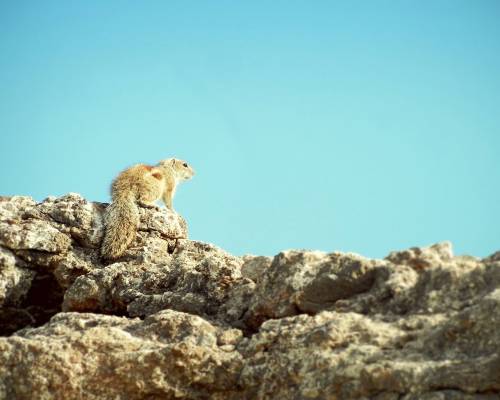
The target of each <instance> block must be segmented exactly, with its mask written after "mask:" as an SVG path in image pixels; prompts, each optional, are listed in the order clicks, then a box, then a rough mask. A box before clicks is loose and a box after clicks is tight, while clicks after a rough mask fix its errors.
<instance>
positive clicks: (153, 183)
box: [101, 158, 194, 259]
mask: <svg viewBox="0 0 500 400" xmlns="http://www.w3.org/2000/svg"><path fill="white" fill-rule="evenodd" d="M193 175H194V171H193V169H192V168H191V167H190V166H189V165H187V163H186V162H185V161H182V160H177V159H175V158H170V159H167V160H163V161H160V162H159V163H158V165H156V166H154V167H152V166H149V165H144V164H137V165H134V166H132V167H130V168H127V169H126V170H124V171H123V172H121V173H120V174H119V175H118V176H117V177H116V179H115V180H114V181H113V183H112V185H111V199H112V202H111V204H110V205H109V206H108V208H107V209H106V213H105V215H104V223H105V227H106V230H105V233H104V240H103V242H102V245H101V255H102V256H103V257H104V258H106V259H115V258H118V257H120V256H121V255H122V254H123V252H124V251H125V250H126V249H127V248H128V246H129V245H130V243H132V241H133V240H134V238H135V235H136V232H137V227H138V225H139V208H138V204H139V205H143V206H152V205H154V203H155V201H157V200H159V199H162V200H163V201H164V203H165V205H166V206H167V207H168V208H169V209H170V210H172V211H173V204H172V201H173V197H174V194H175V189H176V187H177V184H178V183H180V182H181V181H183V180H187V179H190V178H191V177H192V176H193Z"/></svg>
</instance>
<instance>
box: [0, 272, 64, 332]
mask: <svg viewBox="0 0 500 400" xmlns="http://www.w3.org/2000/svg"><path fill="white" fill-rule="evenodd" d="M63 297H64V291H63V289H62V288H61V287H60V286H59V284H58V283H57V281H56V279H55V278H54V276H53V275H52V274H49V273H47V274H38V275H36V276H35V278H34V279H33V282H32V283H31V288H30V289H29V291H28V293H27V295H26V297H25V299H24V300H23V302H22V303H21V304H20V305H19V306H10V307H3V308H1V309H0V336H9V335H11V334H13V333H14V332H16V331H18V330H19V329H22V328H25V327H37V326H40V325H43V324H45V323H46V322H48V321H49V320H50V318H52V316H53V315H55V314H57V313H58V312H60V311H61V304H62V301H63Z"/></svg>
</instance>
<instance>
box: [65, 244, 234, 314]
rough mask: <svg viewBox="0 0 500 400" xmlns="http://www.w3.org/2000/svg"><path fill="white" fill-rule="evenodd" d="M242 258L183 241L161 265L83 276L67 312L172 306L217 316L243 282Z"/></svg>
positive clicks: (118, 266)
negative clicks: (236, 286) (235, 286)
mask: <svg viewBox="0 0 500 400" xmlns="http://www.w3.org/2000/svg"><path fill="white" fill-rule="evenodd" d="M240 266H241V260H240V259H239V258H237V257H233V256H231V255H229V254H227V253H225V252H223V251H222V250H220V249H219V248H217V247H215V246H213V245H209V244H206V243H201V242H194V241H188V240H179V241H178V243H177V247H176V249H175V251H174V252H173V254H163V259H162V262H161V263H152V262H143V263H135V262H122V263H114V264H111V265H108V266H106V267H104V268H101V269H96V270H94V271H92V272H90V273H89V274H86V275H84V276H81V277H79V278H78V279H77V280H76V281H75V283H74V284H73V285H72V286H71V287H70V288H69V289H68V291H67V292H66V295H65V298H64V304H63V309H64V310H65V311H93V312H103V313H107V314H118V315H129V316H146V315H150V314H154V313H155V312H157V311H159V310H163V309H166V308H170V309H174V310H178V311H185V312H189V313H193V314H197V315H203V316H206V317H210V316H215V315H216V314H217V313H218V311H219V309H220V308H221V306H222V304H223V303H224V301H225V300H226V299H227V297H228V292H229V291H230V289H231V288H232V286H233V285H234V284H235V282H237V281H238V280H241V272H240Z"/></svg>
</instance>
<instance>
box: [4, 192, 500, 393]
mask: <svg viewBox="0 0 500 400" xmlns="http://www.w3.org/2000/svg"><path fill="white" fill-rule="evenodd" d="M105 207H106V204H100V203H92V202H88V201H86V200H85V199H83V198H82V197H81V196H79V195H77V194H69V195H66V196H63V197H60V198H48V199H47V200H45V201H44V202H42V203H38V204H37V203H35V202H34V201H33V200H32V199H30V198H26V197H11V198H0V335H1V336H2V337H0V400H3V399H8V400H10V399H179V398H184V399H347V400H349V399H377V400H396V399H405V400H417V399H424V400H438V399H439V400H446V399H450V400H454V399H499V398H500V256H499V254H500V252H497V253H495V254H493V255H492V256H490V257H487V258H485V259H482V260H481V259H478V258H474V257H469V256H461V257H457V256H454V255H453V252H452V249H451V245H450V244H449V243H446V242H444V243H439V244H436V245H433V246H430V247H427V248H412V249H408V250H404V251H398V252H393V253H391V254H389V255H388V256H387V257H386V258H385V259H383V260H371V259H367V258H364V257H362V256H359V255H357V254H350V253H339V252H334V253H329V254H327V253H322V252H317V251H296V250H293V251H285V252H282V253H280V254H278V255H276V256H275V257H259V256H244V257H235V256H232V255H230V254H228V253H226V252H224V251H223V250H221V249H219V248H217V247H216V246H213V245H211V244H207V243H202V242H197V241H191V240H188V239H187V226H186V223H185V221H184V220H183V219H182V218H181V217H179V216H178V215H176V214H173V213H171V212H169V211H167V210H164V209H157V208H152V209H150V208H147V209H141V226H140V228H139V232H138V234H137V237H136V240H135V242H134V243H133V244H132V246H131V247H130V249H129V250H128V251H127V252H126V254H125V255H124V256H123V257H122V258H121V259H119V260H117V261H116V262H114V263H111V264H106V263H103V262H102V261H101V259H100V258H99V251H98V250H99V244H100V241H101V238H102V231H103V227H102V215H103V211H104V210H105Z"/></svg>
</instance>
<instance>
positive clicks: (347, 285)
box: [245, 251, 378, 329]
mask: <svg viewBox="0 0 500 400" xmlns="http://www.w3.org/2000/svg"><path fill="white" fill-rule="evenodd" d="M377 265H378V263H377V261H373V260H368V259H365V258H363V257H360V256H357V255H354V254H348V255H345V254H341V253H331V254H325V253H321V252H309V251H287V252H283V253H280V254H278V255H277V256H276V257H275V258H274V260H273V262H272V264H271V266H270V267H269V268H268V269H267V270H266V273H265V274H264V276H263V277H262V278H261V281H260V284H259V285H258V287H257V288H256V290H255V293H254V295H253V297H252V299H251V301H250V307H249V309H248V311H247V312H246V314H245V322H246V324H247V325H248V326H249V327H251V328H253V329H256V328H258V327H259V325H260V324H261V323H262V322H264V321H265V320H267V319H270V318H281V317H286V316H290V315H296V314H300V313H311V314H314V313H317V312H319V311H322V310H327V309H332V308H333V307H334V305H335V303H336V302H337V301H338V300H341V299H346V298H349V297H351V296H355V295H358V294H359V293H362V292H364V291H368V290H369V289H370V287H371V286H372V285H373V282H374V280H375V273H376V268H377Z"/></svg>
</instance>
